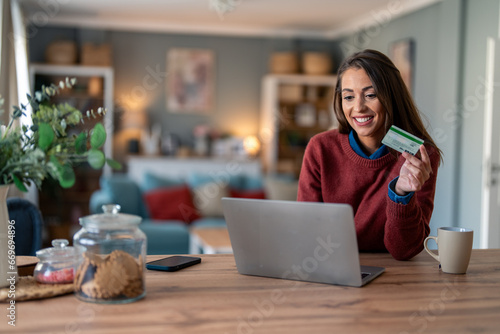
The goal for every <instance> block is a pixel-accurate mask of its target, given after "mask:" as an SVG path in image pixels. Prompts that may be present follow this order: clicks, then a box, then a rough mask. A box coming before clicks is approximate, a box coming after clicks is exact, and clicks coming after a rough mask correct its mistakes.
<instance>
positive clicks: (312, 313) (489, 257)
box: [0, 250, 500, 334]
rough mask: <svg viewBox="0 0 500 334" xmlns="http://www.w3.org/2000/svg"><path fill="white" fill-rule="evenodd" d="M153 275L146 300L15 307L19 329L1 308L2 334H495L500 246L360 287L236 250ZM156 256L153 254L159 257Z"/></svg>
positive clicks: (425, 263)
mask: <svg viewBox="0 0 500 334" xmlns="http://www.w3.org/2000/svg"><path fill="white" fill-rule="evenodd" d="M201 257H202V263H201V264H199V265H195V266H193V267H189V268H186V269H183V270H181V271H179V272H174V273H167V272H157V271H148V272H147V278H146V283H147V296H146V297H145V298H144V299H142V300H140V301H138V302H135V303H130V304H122V305H101V304H92V303H85V302H81V301H78V300H77V299H76V298H75V297H74V296H72V295H66V296H63V297H57V298H52V299H45V300H39V301H30V302H18V303H16V327H15V328H14V327H10V326H8V325H7V319H6V317H5V313H6V310H5V309H6V307H4V306H6V305H5V304H4V305H0V306H1V308H2V311H0V313H2V314H1V315H2V316H1V317H0V332H1V333H23V334H24V333H116V334H124V333H134V334H136V333H218V334H219V333H222V334H225V333H310V334H316V333H398V334H400V333H499V329H500V250H474V251H473V253H472V258H471V263H470V266H469V270H468V272H467V274H466V275H450V274H444V273H442V272H440V271H439V269H438V264H437V262H435V261H434V260H433V259H432V258H431V257H430V256H429V255H428V254H426V253H421V254H419V255H418V256H417V257H416V258H414V259H413V260H411V261H406V262H399V261H396V260H394V259H392V258H391V256H390V255H388V254H362V255H361V263H362V264H365V265H379V266H384V267H386V272H385V273H384V274H382V276H380V277H378V278H377V279H376V280H374V281H373V282H371V283H370V284H368V285H367V286H365V287H363V288H351V287H342V286H333V285H326V284H317V283H305V282H296V281H289V280H280V279H272V278H263V277H252V276H244V275H239V274H238V273H237V271H236V267H235V264H234V258H233V256H232V255H228V254H224V255H202V256H201ZM157 258H159V256H154V257H151V258H150V259H157Z"/></svg>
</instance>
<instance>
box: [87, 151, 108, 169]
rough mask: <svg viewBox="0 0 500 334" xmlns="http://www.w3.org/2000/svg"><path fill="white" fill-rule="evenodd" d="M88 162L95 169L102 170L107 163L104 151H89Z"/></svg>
mask: <svg viewBox="0 0 500 334" xmlns="http://www.w3.org/2000/svg"><path fill="white" fill-rule="evenodd" d="M87 162H88V163H89V165H90V166H91V167H92V168H94V169H100V168H102V167H103V166H104V164H105V163H106V157H105V156H104V153H102V151H100V150H98V149H95V148H91V149H90V150H89V155H88V156H87Z"/></svg>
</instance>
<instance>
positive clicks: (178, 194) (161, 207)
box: [144, 185, 200, 223]
mask: <svg viewBox="0 0 500 334" xmlns="http://www.w3.org/2000/svg"><path fill="white" fill-rule="evenodd" d="M144 199H145V202H146V205H147V206H148V209H149V214H150V216H151V218H152V219H157V220H182V221H183V222H185V223H191V222H192V221H194V220H196V219H198V218H200V215H199V213H198V211H197V210H196V208H195V206H194V205H193V199H192V197H191V192H190V191H189V188H188V187H187V186H186V185H183V186H179V187H169V188H160V189H155V190H152V191H148V192H147V193H145V194H144Z"/></svg>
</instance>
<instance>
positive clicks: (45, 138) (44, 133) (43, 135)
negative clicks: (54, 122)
mask: <svg viewBox="0 0 500 334" xmlns="http://www.w3.org/2000/svg"><path fill="white" fill-rule="evenodd" d="M38 135H39V137H38V146H39V147H40V148H41V149H42V150H44V151H45V150H46V149H48V148H49V147H50V144H52V142H53V141H54V137H55V134H54V130H52V127H51V126H50V125H48V124H47V123H40V124H39V125H38Z"/></svg>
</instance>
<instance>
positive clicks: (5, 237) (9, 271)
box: [0, 185, 17, 287]
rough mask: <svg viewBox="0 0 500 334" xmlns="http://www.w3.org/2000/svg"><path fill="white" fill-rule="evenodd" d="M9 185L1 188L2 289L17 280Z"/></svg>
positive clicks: (0, 249) (0, 241) (0, 274)
mask: <svg viewBox="0 0 500 334" xmlns="http://www.w3.org/2000/svg"><path fill="white" fill-rule="evenodd" d="M8 191H9V185H1V186H0V287H6V286H9V285H13V284H14V283H15V281H16V280H17V266H16V255H15V244H14V235H15V233H16V230H15V226H14V224H15V223H14V222H12V223H13V224H12V225H11V221H10V220H9V211H8V210H7V192H8Z"/></svg>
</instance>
